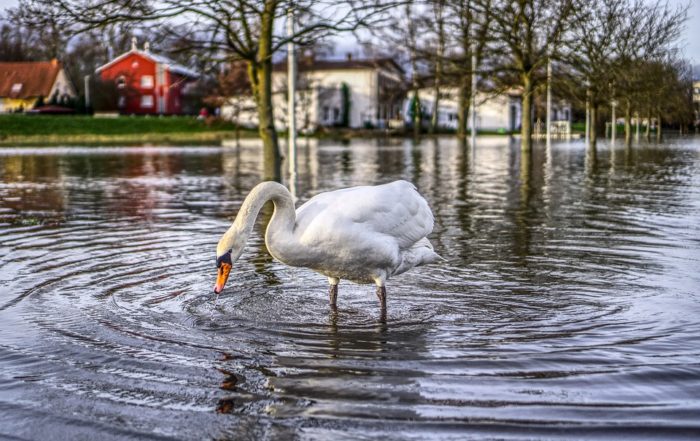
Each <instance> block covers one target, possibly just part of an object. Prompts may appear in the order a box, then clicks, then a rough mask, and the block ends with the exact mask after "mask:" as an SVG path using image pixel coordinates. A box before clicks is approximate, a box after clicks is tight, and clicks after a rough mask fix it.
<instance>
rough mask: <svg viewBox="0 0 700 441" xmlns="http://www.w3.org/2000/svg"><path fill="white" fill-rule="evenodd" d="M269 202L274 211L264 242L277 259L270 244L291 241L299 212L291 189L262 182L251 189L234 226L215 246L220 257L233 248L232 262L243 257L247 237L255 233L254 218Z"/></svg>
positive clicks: (275, 183)
mask: <svg viewBox="0 0 700 441" xmlns="http://www.w3.org/2000/svg"><path fill="white" fill-rule="evenodd" d="M267 201H272V202H273V203H274V205H275V211H274V213H273V214H272V219H270V223H269V224H268V226H267V232H266V234H265V242H266V243H267V247H268V250H270V252H271V253H272V254H273V256H274V257H278V256H277V255H275V252H274V251H273V250H272V249H271V244H272V243H275V244H276V243H286V242H291V241H292V238H293V234H292V233H293V231H294V224H295V222H296V212H295V211H294V202H293V201H292V195H291V194H290V193H289V190H287V189H286V188H285V187H284V186H283V185H282V184H278V183H277V182H263V183H261V184H258V185H257V186H255V188H253V190H251V192H250V194H248V196H247V197H246V198H245V201H243V205H242V206H241V209H240V210H239V211H238V215H236V220H234V221H233V224H232V225H231V227H230V228H229V229H228V231H226V233H224V235H223V236H222V237H221V240H219V244H218V246H217V247H216V255H217V256H220V255H222V254H224V253H225V252H226V251H228V250H231V249H232V250H233V253H232V255H233V260H234V261H235V260H236V259H238V257H240V255H241V253H242V252H243V248H244V247H245V244H246V242H248V237H250V233H251V232H252V231H253V225H254V224H255V219H256V218H257V217H258V213H259V212H260V209H261V208H262V207H263V205H265V203H266V202H267ZM272 248H274V247H272Z"/></svg>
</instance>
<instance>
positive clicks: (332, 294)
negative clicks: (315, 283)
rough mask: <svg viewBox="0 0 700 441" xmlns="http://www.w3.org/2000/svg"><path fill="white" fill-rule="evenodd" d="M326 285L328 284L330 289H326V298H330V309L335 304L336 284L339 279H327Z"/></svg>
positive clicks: (336, 295)
mask: <svg viewBox="0 0 700 441" xmlns="http://www.w3.org/2000/svg"><path fill="white" fill-rule="evenodd" d="M328 283H329V284H330V288H329V289H328V297H329V298H330V302H331V307H333V308H335V306H336V303H335V302H336V300H337V299H338V283H340V279H338V278H337V277H329V278H328Z"/></svg>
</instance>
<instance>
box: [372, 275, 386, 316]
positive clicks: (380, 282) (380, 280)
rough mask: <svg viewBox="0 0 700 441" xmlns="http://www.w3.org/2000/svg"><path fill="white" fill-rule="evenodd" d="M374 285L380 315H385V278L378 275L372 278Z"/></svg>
mask: <svg viewBox="0 0 700 441" xmlns="http://www.w3.org/2000/svg"><path fill="white" fill-rule="evenodd" d="M374 283H375V284H376V285H377V297H378V298H379V303H380V304H381V306H382V313H383V314H385V313H386V286H385V283H386V276H384V275H379V276H377V277H375V278H374Z"/></svg>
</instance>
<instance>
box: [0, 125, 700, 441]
mask: <svg viewBox="0 0 700 441" xmlns="http://www.w3.org/2000/svg"><path fill="white" fill-rule="evenodd" d="M258 152H259V150H258V146H256V145H254V144H251V145H242V146H240V147H239V148H236V149H222V148H216V147H212V148H142V149H134V148H130V149H116V148H80V149H73V148H60V149H45V150H44V149H34V150H25V149H13V150H0V437H2V436H6V437H10V438H11V439H144V438H149V439H159V438H163V439H207V438H209V439H212V438H213V439H246V438H247V439H261V438H262V439H288V438H299V439H311V440H315V439H318V440H325V439H397V440H398V439H417V440H418V439H420V440H423V439H455V440H456V439H484V438H486V439H566V438H569V439H611V438H620V439H664V440H665V439H693V438H696V437H697V434H698V433H700V423H699V421H700V418H698V415H700V399H699V397H700V349H699V348H700V318H699V317H700V305H699V302H700V296H699V295H698V288H699V287H700V276H699V275H698V272H697V268H699V267H700V262H699V260H700V234H699V233H700V222H698V219H700V141H698V140H696V139H679V140H674V141H671V142H669V143H667V144H665V145H662V146H658V145H640V146H635V147H633V148H631V149H625V148H624V147H615V148H610V147H608V146H604V145H603V146H601V147H600V148H599V151H598V154H597V155H596V156H591V155H590V154H587V152H586V151H585V149H584V147H583V145H582V144H581V143H578V142H572V143H562V144H555V145H554V146H553V147H552V149H551V150H550V151H546V150H545V149H544V148H543V147H539V148H536V150H535V152H534V154H533V157H532V160H531V161H530V162H529V163H527V162H523V161H521V159H520V153H519V148H518V146H517V145H515V144H514V143H511V142H508V141H504V140H502V139H492V140H488V139H485V140H483V141H480V142H479V144H478V146H477V147H476V148H472V147H470V146H468V145H462V144H460V143H458V142H456V141H454V140H452V139H444V140H443V139H439V140H429V141H426V142H424V143H421V144H418V145H414V144H412V143H409V142H403V141H393V140H382V141H376V142H375V141H353V142H352V143H350V144H348V145H339V144H334V143H327V144H323V143H321V144H318V143H315V142H306V143H302V146H301V147H300V152H299V176H300V179H299V182H298V188H297V194H298V195H299V199H300V203H301V202H303V201H304V200H307V199H308V198H310V197H311V196H313V195H314V194H316V193H318V192H321V191H324V190H327V189H332V188H337V187H343V186H348V185H359V184H371V183H381V182H387V181H390V180H393V179H408V180H411V181H413V182H415V183H416V184H417V186H418V187H419V189H420V191H421V193H423V194H424V195H425V196H426V198H427V199H428V201H429V203H430V205H431V207H432V208H433V211H434V213H435V216H436V228H435V232H434V234H433V235H432V236H431V240H432V241H433V243H434V244H435V247H436V249H437V250H438V252H439V253H440V254H441V255H443V256H444V257H445V258H446V259H447V262H446V263H444V264H442V265H436V266H430V267H424V268H419V269H416V270H414V271H412V272H410V273H408V274H405V275H402V276H400V277H399V278H397V279H394V280H392V281H391V283H390V285H389V291H388V293H389V296H388V299H389V300H388V313H387V316H386V317H382V316H381V314H380V312H379V310H378V302H377V300H376V298H375V295H374V289H373V288H372V287H370V286H358V285H353V284H349V283H343V284H341V287H340V293H339V298H338V304H339V307H338V310H337V311H332V310H330V309H329V307H328V298H327V286H326V282H325V278H323V277H321V276H319V275H316V274H314V273H313V272H310V271H308V270H305V269H299V268H288V267H285V266H284V265H282V264H280V263H279V262H276V261H274V260H273V259H272V258H271V257H270V256H269V255H268V253H267V252H266V249H265V245H264V241H263V239H262V226H263V225H264V224H265V220H266V219H267V218H269V215H270V213H269V212H265V213H263V215H262V217H261V219H260V221H259V228H258V229H257V230H256V231H255V233H254V235H253V237H252V239H251V242H250V243H249V246H248V247H247V249H246V251H245V253H244V254H243V256H242V257H241V259H240V261H239V262H238V263H237V264H236V265H235V269H234V272H233V274H232V276H231V280H230V282H229V287H227V289H226V290H225V291H224V293H223V294H222V295H221V296H219V298H218V299H215V297H214V295H213V294H212V292H211V291H212V289H211V288H212V284H213V279H214V276H215V268H214V256H213V254H214V249H215V244H216V242H217V240H218V237H219V236H220V234H221V233H222V232H223V231H225V230H226V228H227V227H228V225H229V224H230V222H231V218H232V216H233V215H234V214H235V212H236V210H237V208H238V207H239V206H240V204H241V202H242V200H243V198H244V197H245V195H246V194H247V191H248V190H249V189H250V188H252V187H253V186H254V185H255V184H256V183H257V182H258V180H259V177H258V176H259V170H260V169H261V164H260V163H259V155H258Z"/></svg>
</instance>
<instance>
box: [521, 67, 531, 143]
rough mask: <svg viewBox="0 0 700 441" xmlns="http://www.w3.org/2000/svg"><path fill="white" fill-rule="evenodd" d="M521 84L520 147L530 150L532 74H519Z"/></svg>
mask: <svg viewBox="0 0 700 441" xmlns="http://www.w3.org/2000/svg"><path fill="white" fill-rule="evenodd" d="M521 79H522V86H523V105H522V115H521V118H520V137H521V139H520V149H521V150H522V151H523V152H528V153H530V152H531V151H532V115H531V114H532V74H531V73H529V72H528V73H524V74H522V76H521Z"/></svg>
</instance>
